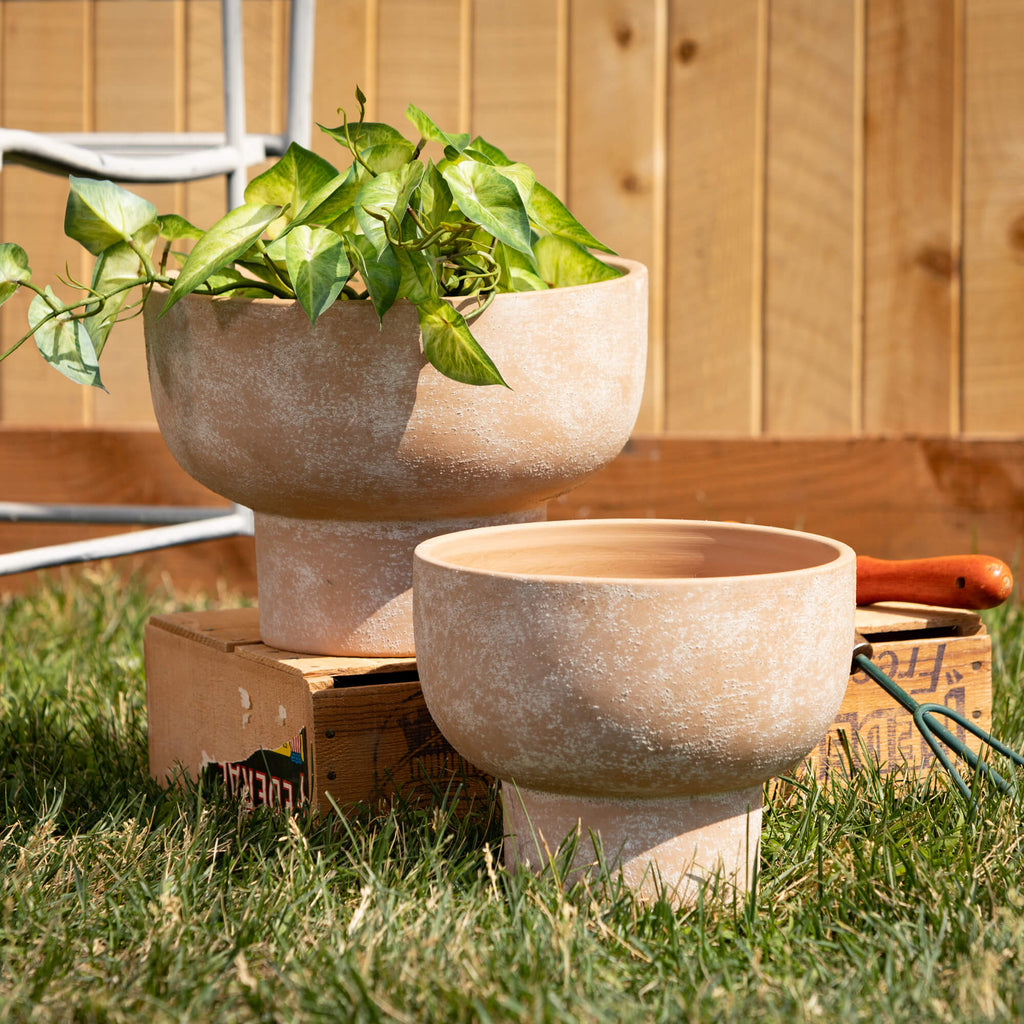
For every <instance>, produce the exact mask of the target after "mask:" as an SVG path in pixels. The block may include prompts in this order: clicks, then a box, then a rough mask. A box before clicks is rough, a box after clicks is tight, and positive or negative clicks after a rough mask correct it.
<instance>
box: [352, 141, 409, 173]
mask: <svg viewBox="0 0 1024 1024" xmlns="http://www.w3.org/2000/svg"><path fill="white" fill-rule="evenodd" d="M414 152H415V150H414V149H413V147H412V145H411V144H407V145H404V146H395V145H392V144H391V143H387V142H386V143H384V144H382V145H380V146H368V147H367V148H366V149H364V150H363V151H362V153H360V154H359V156H360V158H361V159H362V161H363V163H364V164H366V166H367V167H368V168H369V169H370V172H371V173H372V174H384V173H385V171H395V170H398V168H399V167H402V166H404V165H405V164H407V163H410V162H411V161H412V159H413V154H414Z"/></svg>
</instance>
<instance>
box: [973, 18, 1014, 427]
mask: <svg viewBox="0 0 1024 1024" xmlns="http://www.w3.org/2000/svg"><path fill="white" fill-rule="evenodd" d="M965 12H966V25H965V32H966V61H965V75H966V82H965V89H966V97H965V105H966V114H965V126H966V140H965V147H966V151H965V181H964V206H965V213H964V336H963V375H964V381H963V426H964V429H965V430H967V431H969V432H970V433H972V434H1005V433H1008V432H1012V433H1016V434H1024V339H1022V325H1024V190H1022V187H1021V181H1022V164H1021V152H1022V140H1024V62H1022V61H1021V44H1022V41H1024V6H1022V5H1021V4H1019V3H1014V2H1012V0H971V2H970V3H967V4H966V5H965Z"/></svg>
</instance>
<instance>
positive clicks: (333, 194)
mask: <svg viewBox="0 0 1024 1024" xmlns="http://www.w3.org/2000/svg"><path fill="white" fill-rule="evenodd" d="M352 170H353V171H354V170H355V168H353V169H352ZM362 187H363V179H362V178H360V177H359V176H357V175H356V174H354V173H350V174H349V175H348V177H346V178H345V179H344V180H343V179H341V178H340V177H338V178H335V179H333V180H332V181H329V182H327V183H326V184H324V185H323V186H322V187H321V188H320V189H318V190H317V191H316V192H314V193H313V195H311V196H309V198H307V199H306V202H305V205H304V206H303V207H302V208H301V209H300V210H299V212H298V213H296V214H295V216H294V217H293V218H292V225H293V226H294V225H296V224H320V225H322V226H325V227H326V226H327V225H328V224H332V223H333V222H334V221H336V220H337V219H338V218H339V217H342V216H343V215H345V214H351V215H352V217H351V219H352V224H353V226H354V225H355V216H354V214H352V204H353V203H354V202H355V200H356V196H357V195H359V190H360V189H361V188H362Z"/></svg>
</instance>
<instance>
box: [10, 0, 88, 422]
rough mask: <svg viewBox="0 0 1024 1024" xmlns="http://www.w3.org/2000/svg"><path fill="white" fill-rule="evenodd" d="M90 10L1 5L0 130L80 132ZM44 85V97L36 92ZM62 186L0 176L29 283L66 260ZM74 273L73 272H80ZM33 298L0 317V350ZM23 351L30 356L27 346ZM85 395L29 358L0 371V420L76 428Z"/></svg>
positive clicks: (72, 0) (61, 0)
mask: <svg viewBox="0 0 1024 1024" xmlns="http://www.w3.org/2000/svg"><path fill="white" fill-rule="evenodd" d="M89 13H90V12H89V10H88V8H87V7H85V6H84V5H83V4H81V3H79V2H77V0H54V2H52V3H46V4H39V3H31V2H25V0H16V2H10V0H8V2H7V3H5V4H4V7H3V17H4V53H3V56H2V60H0V75H2V76H3V101H4V107H3V111H2V115H0V123H3V125H4V126H5V127H11V128H34V129H38V130H40V131H55V132H65V131H82V130H83V129H84V128H85V127H86V125H85V108H84V105H83V100H82V83H83V82H84V81H85V79H86V67H85V52H84V47H83V40H85V39H86V38H87V37H88V32H87V29H88V24H89V23H88V16H89ZM41 83H46V86H47V89H46V90H43V89H41V88H40V84H41ZM66 199H67V182H66V181H64V180H62V179H60V178H58V177H54V176H50V175H41V174H39V173H38V172H36V171H33V170H28V169H26V168H24V167H17V166H5V167H4V169H3V171H2V172H0V203H2V206H3V211H4V217H3V231H4V240H5V241H7V240H11V241H17V242H18V243H19V244H21V245H23V246H24V247H25V249H26V250H27V251H28V253H29V257H30V265H31V268H32V272H33V276H34V278H35V279H36V280H37V281H51V280H53V279H54V277H55V275H56V274H58V273H63V271H64V269H65V265H66V261H67V258H68V249H67V247H66V245H65V242H66V239H65V238H64V228H63V212H64V204H65V201H66ZM78 270H79V268H78V266H75V267H73V272H76V273H77V272H78ZM30 299H31V296H29V295H23V294H18V295H15V296H14V298H12V299H10V300H9V301H8V302H7V303H5V304H4V306H3V308H2V309H0V338H2V342H0V344H2V345H3V347H4V348H5V349H6V348H7V346H8V345H10V344H11V343H13V342H14V341H15V340H16V339H17V338H18V337H20V336H21V335H22V334H23V333H24V331H25V329H26V328H27V323H26V316H27V311H28V307H29V301H30ZM28 347H30V348H34V346H33V344H32V342H31V341H30V342H28ZM85 397H86V396H85V392H83V390H82V389H81V388H80V387H77V386H76V385H74V384H72V383H71V382H70V381H67V380H65V379H64V378H60V377H57V375H55V374H54V372H53V371H52V370H50V369H49V368H48V367H47V366H46V364H45V363H44V362H43V361H42V360H41V359H39V358H37V357H36V356H35V353H33V352H27V351H26V352H21V353H19V356H18V358H15V359H13V360H11V361H10V362H6V363H4V364H3V366H2V367H0V415H2V416H3V418H4V420H5V421H11V422H16V423H26V424H28V423H55V424H56V423H67V424H72V423H81V422H82V420H83V416H84V412H85V407H86V406H85V404H84V403H85Z"/></svg>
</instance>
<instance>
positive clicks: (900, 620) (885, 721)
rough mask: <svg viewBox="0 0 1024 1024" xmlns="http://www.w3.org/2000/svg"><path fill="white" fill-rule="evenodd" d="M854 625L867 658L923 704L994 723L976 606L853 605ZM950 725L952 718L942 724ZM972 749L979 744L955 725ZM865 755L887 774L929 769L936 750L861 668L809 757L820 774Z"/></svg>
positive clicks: (984, 636) (985, 638) (988, 650)
mask: <svg viewBox="0 0 1024 1024" xmlns="http://www.w3.org/2000/svg"><path fill="white" fill-rule="evenodd" d="M857 631H858V632H859V633H860V634H861V635H862V636H864V637H865V638H866V639H867V640H869V641H870V642H871V644H872V646H873V648H874V653H873V655H872V661H873V662H874V663H875V664H876V665H877V666H878V667H879V668H880V669H881V670H882V671H883V672H884V673H885V674H886V675H888V676H889V677H890V678H891V679H892V680H893V681H894V682H896V683H897V684H898V685H899V686H900V687H902V688H903V689H904V690H905V691H906V692H907V693H909V694H910V696H911V697H913V698H914V700H916V701H917V702H918V703H920V704H926V703H934V704H944V705H946V707H949V708H953V709H955V710H956V711H959V712H960V713H961V714H964V715H966V716H967V717H968V718H969V719H970V720H971V721H973V722H974V723H975V724H977V725H978V726H980V727H981V728H982V729H985V730H986V731H988V730H989V729H991V726H992V641H991V638H990V637H989V635H988V633H987V632H986V630H985V627H984V625H983V623H982V621H981V619H980V617H979V616H978V615H976V614H975V613H974V612H966V611H956V610H953V609H948V608H932V607H927V606H924V605H911V604H898V603H893V604H878V605H872V606H870V607H866V608H858V609H857ZM947 724H948V725H949V726H950V727H953V723H947ZM954 731H956V732H957V734H958V735H959V736H960V738H961V739H963V740H966V741H967V742H968V744H969V745H970V746H971V747H973V748H974V749H975V750H977V749H979V746H980V742H979V741H978V740H976V739H975V738H974V737H973V736H970V735H968V734H966V730H964V729H963V728H961V727H956V728H955V729H954ZM851 760H852V767H854V768H856V767H858V766H860V765H861V764H863V763H864V762H865V761H872V762H877V763H878V765H879V766H880V767H881V769H882V770H883V771H884V772H891V771H893V770H896V769H908V770H913V771H916V772H925V771H928V770H930V768H931V766H932V762H933V760H934V755H933V753H932V751H931V749H930V748H929V746H928V744H927V743H926V742H925V740H924V738H923V737H922V736H921V734H920V733H919V732H918V730H917V727H916V726H915V725H914V720H913V718H912V716H911V715H910V713H909V712H907V711H905V710H904V709H903V708H902V707H900V705H899V704H897V703H896V701H895V700H893V699H892V698H891V697H890V696H889V695H888V694H887V693H886V692H885V691H884V690H883V689H882V688H881V687H880V686H879V685H878V684H877V683H876V682H875V681H874V680H873V679H870V678H869V677H868V676H867V674H866V673H864V672H857V673H855V674H853V675H851V676H850V683H849V686H848V687H847V691H846V697H845V699H844V700H843V704H842V707H841V708H840V709H839V713H838V714H837V715H836V719H835V722H834V723H833V725H832V728H831V729H830V730H829V731H828V733H827V734H826V735H825V736H824V738H823V739H822V741H821V743H819V744H818V747H817V749H816V750H815V751H813V752H812V754H811V756H810V762H811V765H812V766H813V768H814V770H815V771H816V773H817V775H818V777H819V778H820V779H824V778H825V777H826V776H828V775H829V774H830V773H832V772H835V771H836V770H839V771H844V772H845V771H849V770H850V768H851Z"/></svg>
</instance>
